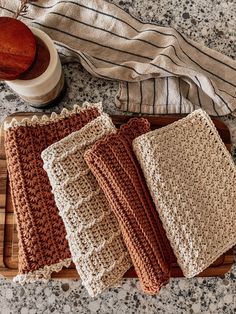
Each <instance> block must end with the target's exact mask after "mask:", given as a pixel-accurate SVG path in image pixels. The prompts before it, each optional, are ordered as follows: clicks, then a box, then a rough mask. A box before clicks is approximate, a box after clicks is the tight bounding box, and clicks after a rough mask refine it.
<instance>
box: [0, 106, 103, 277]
mask: <svg viewBox="0 0 236 314" xmlns="http://www.w3.org/2000/svg"><path fill="white" fill-rule="evenodd" d="M101 110H102V109H101V105H90V104H85V105H84V107H79V106H75V107H74V110H73V111H68V110H66V109H63V110H62V112H61V113H60V114H56V113H52V114H51V116H50V117H47V116H43V117H42V118H41V119H38V118H37V117H36V116H34V117H33V118H32V120H30V119H24V120H22V121H16V120H15V119H13V120H12V121H11V123H10V124H5V129H6V130H5V149H6V158H7V169H8V173H9V179H10V186H11V196H12V201H13V206H14V211H15V215H16V222H17V230H18V239H19V256H18V262H19V264H18V270H19V274H18V275H17V277H15V280H16V281H19V282H21V283H23V282H25V281H34V280H36V279H40V278H42V279H48V278H50V276H51V273H52V272H53V271H59V270H61V268H62V267H63V266H69V265H70V263H71V254H70V251H69V246H68V242H67V240H66V231H65V227H64V224H63V221H62V219H61V217H60V216H59V214H58V209H57V207H56V204H55V201H54V197H53V194H52V193H51V186H50V182H49V180H48V177H47V173H46V172H45V171H44V169H43V161H42V159H41V152H42V151H43V150H44V149H45V148H47V147H48V146H49V145H51V144H53V143H54V142H56V141H58V140H60V139H62V138H63V137H65V136H67V135H68V134H70V133H71V132H73V131H76V130H79V129H81V128H82V127H83V126H84V125H85V124H86V123H88V122H90V121H91V120H93V119H95V118H96V117H98V116H99V115H100V113H101Z"/></svg>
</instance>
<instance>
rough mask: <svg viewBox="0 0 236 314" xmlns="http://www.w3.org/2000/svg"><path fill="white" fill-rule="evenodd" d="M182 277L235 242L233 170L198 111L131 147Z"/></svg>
mask: <svg viewBox="0 0 236 314" xmlns="http://www.w3.org/2000/svg"><path fill="white" fill-rule="evenodd" d="M133 148H134V151H135V153H136V156H137V158H138V160H139V162H140V164H141V167H142V169H143V172H144V175H145V178H146V181H147V184H148V187H149V189H150V192H151V195H152V197H153V200H154V202H155V204H156V209H157V211H158V212H159V215H160V218H161V219H162V222H163V226H164V228H165V230H166V234H167V237H168V238H169V241H170V243H171V245H172V248H173V250H174V252H175V255H176V257H177V260H178V263H179V265H180V267H181V268H182V271H183V273H184V275H185V276H186V277H188V278H191V277H193V276H195V275H197V274H199V273H200V272H201V271H203V270H204V269H205V268H207V267H208V266H209V265H210V264H211V263H213V262H214V261H215V260H216V259H217V258H218V257H219V256H220V255H221V254H223V253H224V252H225V251H227V250H228V249H230V248H231V247H232V246H233V245H234V244H235V243H236V210H235V204H236V203H235V200H236V184H235V182H236V169H235V165H234V163H233V160H232V157H231V155H230V153H229V152H228V151H227V149H226V147H225V145H224V143H223V142H222V140H221V138H220V136H219V134H218V132H217V130H216V128H215V126H214V124H213V123H212V121H211V119H210V117H209V116H208V115H207V114H206V113H205V112H204V111H203V110H201V109H200V110H196V111H194V112H193V113H192V114H190V115H188V116H187V117H186V118H183V119H181V120H179V121H177V122H175V123H173V124H171V125H169V126H166V127H163V128H161V129H158V130H155V131H152V132H149V133H147V134H144V135H142V136H140V137H138V138H136V139H135V140H134V142H133Z"/></svg>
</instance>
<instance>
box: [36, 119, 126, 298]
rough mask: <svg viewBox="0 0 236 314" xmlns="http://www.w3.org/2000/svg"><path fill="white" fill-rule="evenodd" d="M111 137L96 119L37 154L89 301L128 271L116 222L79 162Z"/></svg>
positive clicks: (107, 125)
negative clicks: (48, 182)
mask: <svg viewBox="0 0 236 314" xmlns="http://www.w3.org/2000/svg"><path fill="white" fill-rule="evenodd" d="M115 131H116V129H115V126H114V125H113V123H112V121H111V119H110V118H109V117H108V116H107V115H105V114H102V115H101V116H99V117H98V118H96V119H94V120H93V121H91V122H90V123H88V124H87V125H85V126H84V127H83V128H81V129H80V130H79V131H77V132H74V133H72V134H70V135H69V136H67V137H65V138H64V139H62V140H61V141H59V142H57V143H55V144H53V145H51V146H50V147H48V148H47V149H46V150H45V151H43V152H42V158H43V160H44V169H45V170H46V171H47V173H48V176H49V179H50V182H51V186H52V189H53V193H54V196H55V200H56V204H57V206H58V209H59V211H60V215H61V216H62V219H63V221H64V223H65V227H66V231H67V239H68V242H69V246H70V250H71V253H72V259H73V262H74V263H75V266H76V269H77V270H78V273H79V275H80V277H81V279H82V283H83V284H84V286H85V287H86V289H87V290H88V292H89V294H90V295H91V296H96V295H98V294H99V293H101V292H102V291H103V290H104V289H106V288H108V287H110V286H111V285H112V284H114V283H115V282H117V281H118V280H120V279H121V278H122V277H123V275H124V274H125V272H126V271H127V270H128V269H129V268H130V267H131V265H132V263H131V260H130V257H129V253H128V251H127V248H126V246H125V244H124V242H123V238H122V234H121V231H120V229H119V226H118V222H117V220H116V217H115V215H114V213H113V212H112V210H111V208H110V206H109V204H108V202H107V200H106V198H105V195H104V194H103V192H102V190H101V189H100V187H99V185H98V183H97V181H96V179H95V177H94V176H93V174H92V173H91V171H90V169H89V168H88V166H87V164H86V162H85V160H84V153H85V151H86V149H88V148H90V147H91V145H93V144H94V143H95V142H96V141H98V140H99V139H101V138H102V137H104V136H105V135H106V134H109V133H114V132H115Z"/></svg>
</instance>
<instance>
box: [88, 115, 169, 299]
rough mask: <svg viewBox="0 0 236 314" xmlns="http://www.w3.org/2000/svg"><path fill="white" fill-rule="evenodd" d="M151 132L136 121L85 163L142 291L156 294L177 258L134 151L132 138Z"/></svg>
mask: <svg viewBox="0 0 236 314" xmlns="http://www.w3.org/2000/svg"><path fill="white" fill-rule="evenodd" d="M148 131H150V125H149V122H148V121H147V120H146V119H143V118H133V119H131V120H129V122H128V123H127V124H126V125H123V126H122V127H121V128H120V130H119V131H118V132H117V134H112V135H108V136H106V137H105V138H104V139H102V140H100V141H98V142H97V143H95V145H94V146H93V147H92V148H91V149H90V150H88V151H87V152H86V153H85V160H86V162H87V163H88V165H89V167H90V169H91V170H92V172H93V174H94V175H95V177H96V179H97V180H98V182H99V184H100V186H101V188H102V189H103V191H104V193H105V195H106V197H107V200H108V201H109V203H110V206H111V208H112V210H113V211H114V213H115V215H116V217H117V219H118V221H119V225H120V228H121V230H122V233H123V237H124V240H125V242H126V245H127V247H128V249H129V253H130V256H131V258H132V261H133V264H134V267H135V270H136V273H137V275H138V277H139V279H140V283H141V286H142V289H143V291H144V292H146V293H150V294H154V293H157V292H158V291H159V290H160V288H161V287H162V286H163V285H164V284H166V283H167V282H168V281H169V278H170V264H171V261H175V257H174V255H173V251H172V249H171V247H170V245H169V242H168V240H167V238H166V235H165V231H164V229H163V227H162V224H161V221H160V219H159V217H158V214H157V211H156V209H155V205H154V204H153V202H152V198H151V196H150V194H149V192H148V189H147V186H146V184H145V179H144V177H143V174H142V171H141V168H140V167H139V164H138V162H137V160H136V157H135V155H134V153H133V151H132V141H133V139H134V138H135V137H137V136H139V135H141V134H143V133H146V132H148Z"/></svg>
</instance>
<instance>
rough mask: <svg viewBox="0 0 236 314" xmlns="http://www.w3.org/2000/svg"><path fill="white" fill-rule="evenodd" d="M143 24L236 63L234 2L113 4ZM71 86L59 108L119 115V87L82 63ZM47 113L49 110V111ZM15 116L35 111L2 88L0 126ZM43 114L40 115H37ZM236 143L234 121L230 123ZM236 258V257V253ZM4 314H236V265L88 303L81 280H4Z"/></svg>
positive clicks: (132, 286) (72, 70)
mask: <svg viewBox="0 0 236 314" xmlns="http://www.w3.org/2000/svg"><path fill="white" fill-rule="evenodd" d="M111 2H114V3H116V4H118V5H120V6H121V7H122V8H124V9H125V10H127V11H129V12H130V13H132V14H133V15H135V16H136V17H138V18H140V19H142V20H143V21H149V22H151V21H153V22H156V23H158V24H160V25H163V26H165V25H170V26H173V27H175V28H177V29H178V30H179V31H181V32H183V33H184V34H185V35H187V36H188V37H189V38H191V39H194V40H196V41H197V42H199V43H203V44H205V45H207V46H209V47H211V48H214V49H216V50H218V51H220V52H222V53H224V54H226V55H228V56H230V57H232V58H234V59H235V56H236V55H235V51H236V47H235V43H236V40H235V39H236V2H235V0H210V1H209V0H183V1H180V0H162V1H157V0H124V1H118V0H113V1H111ZM64 71H65V77H66V82H67V85H68V88H67V91H66V95H65V96H64V98H63V99H62V100H61V102H60V103H59V104H58V106H56V107H53V108H51V109H50V110H54V111H59V110H60V109H61V108H63V107H67V108H72V106H73V104H74V103H76V102H77V103H82V102H83V101H85V100H88V101H93V102H97V101H100V100H103V104H104V107H105V110H106V111H107V112H109V113H118V111H117V110H116V108H115V104H114V96H115V94H116V90H117V88H118V83H117V82H109V81H105V80H101V79H97V78H94V77H91V76H90V75H89V74H88V73H87V72H86V71H85V70H84V69H83V68H82V67H81V66H80V65H79V64H70V65H66V66H64ZM50 110H48V109H47V110H46V111H50ZM16 111H18V112H19V111H37V110H36V109H33V108H31V107H29V106H28V105H26V104H25V103H24V102H23V101H22V100H20V99H19V98H18V97H17V96H16V95H14V94H13V93H12V92H11V91H10V90H9V89H8V88H7V87H6V86H5V84H3V83H0V121H2V120H3V119H4V117H6V116H7V115H9V114H11V113H14V112H16ZM38 111H39V110H38ZM226 123H227V124H228V125H229V126H230V129H231V132H232V136H233V141H234V143H236V120H235V119H231V120H229V119H226ZM235 255H236V254H235ZM0 305H1V306H0V313H3V314H8V313H21V314H27V313H30V314H33V313H55V314H56V313H80V314H82V313H86V314H87V313H101V314H104V313H109V314H110V313H122V314H126V313H143V314H144V313H148V314H152V313H168V314H171V313H176V314H177V313H236V263H235V264H234V265H233V267H232V269H231V271H230V272H229V273H228V274H227V275H226V276H225V278H223V279H222V278H194V279H191V280H190V279H173V280H171V282H170V283H169V284H168V285H167V286H166V287H165V288H163V289H162V290H161V293H160V294H159V295H157V296H147V295H144V294H143V293H142V292H141V291H140V287H139V283H138V282H137V280H135V279H129V280H128V279H127V280H124V281H123V282H122V283H121V284H120V285H119V286H117V287H114V288H113V289H110V290H109V291H107V292H106V293H104V294H103V295H102V296H100V297H97V298H94V299H92V298H90V297H89V296H88V294H87V292H86V291H85V289H84V288H83V287H82V286H81V283H80V281H69V280H67V281H50V282H49V283H47V284H44V283H37V284H29V285H25V286H24V287H19V286H17V285H15V284H13V283H12V282H11V281H7V280H5V279H0Z"/></svg>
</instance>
